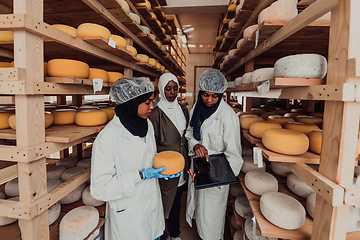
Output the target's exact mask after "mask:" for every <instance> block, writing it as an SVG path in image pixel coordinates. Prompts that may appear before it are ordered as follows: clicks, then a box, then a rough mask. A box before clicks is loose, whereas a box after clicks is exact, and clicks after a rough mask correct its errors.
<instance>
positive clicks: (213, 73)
mask: <svg viewBox="0 0 360 240" xmlns="http://www.w3.org/2000/svg"><path fill="white" fill-rule="evenodd" d="M227 87H228V82H227V81H226V79H225V77H224V75H223V74H222V73H221V72H220V71H219V70H216V69H213V68H210V69H207V70H205V72H204V73H203V74H201V76H200V79H199V89H200V90H201V91H205V92H213V93H223V92H225V91H226V89H227Z"/></svg>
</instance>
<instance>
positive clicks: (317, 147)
mask: <svg viewBox="0 0 360 240" xmlns="http://www.w3.org/2000/svg"><path fill="white" fill-rule="evenodd" d="M308 138H309V149H310V150H311V151H313V152H314V153H317V154H321V144H322V130H314V131H311V132H310V133H309V134H308Z"/></svg>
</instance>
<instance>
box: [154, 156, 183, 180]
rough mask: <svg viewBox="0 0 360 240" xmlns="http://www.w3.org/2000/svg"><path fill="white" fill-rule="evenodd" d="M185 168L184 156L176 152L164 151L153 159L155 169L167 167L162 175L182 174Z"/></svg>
mask: <svg viewBox="0 0 360 240" xmlns="http://www.w3.org/2000/svg"><path fill="white" fill-rule="evenodd" d="M184 166H185V159H184V157H183V155H182V154H181V153H179V152H175V151H163V152H160V153H158V154H156V155H155V157H154V159H153V167H154V168H155V169H158V168H160V167H166V169H165V170H164V171H162V172H161V174H164V175H173V174H177V173H179V172H181V171H182V170H183V169H184Z"/></svg>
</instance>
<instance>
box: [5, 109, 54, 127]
mask: <svg viewBox="0 0 360 240" xmlns="http://www.w3.org/2000/svg"><path fill="white" fill-rule="evenodd" d="M44 115H45V128H48V127H50V126H51V125H52V124H53V122H54V115H53V114H52V113H51V112H45V114H44ZM0 117H1V112H0ZM8 124H9V126H10V127H11V128H12V129H14V130H16V114H12V115H11V116H10V117H9V119H8ZM0 129H1V128H0Z"/></svg>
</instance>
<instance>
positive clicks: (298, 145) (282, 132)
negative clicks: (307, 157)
mask: <svg viewBox="0 0 360 240" xmlns="http://www.w3.org/2000/svg"><path fill="white" fill-rule="evenodd" d="M262 143H263V144H264V146H265V147H266V148H267V149H269V150H271V151H274V152H277V153H281V154H286V155H301V154H304V153H305V152H306V151H307V150H308V148H309V139H308V137H307V136H306V135H305V134H303V133H301V132H297V131H293V130H289V129H278V128H272V129H268V130H266V131H265V132H264V133H263V135H262Z"/></svg>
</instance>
